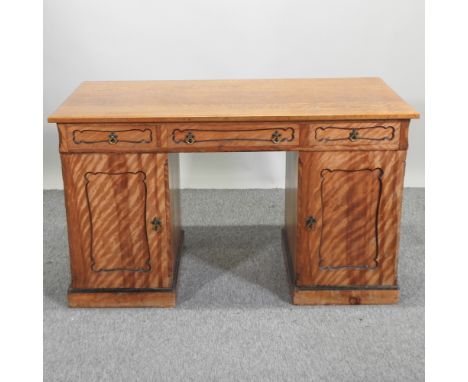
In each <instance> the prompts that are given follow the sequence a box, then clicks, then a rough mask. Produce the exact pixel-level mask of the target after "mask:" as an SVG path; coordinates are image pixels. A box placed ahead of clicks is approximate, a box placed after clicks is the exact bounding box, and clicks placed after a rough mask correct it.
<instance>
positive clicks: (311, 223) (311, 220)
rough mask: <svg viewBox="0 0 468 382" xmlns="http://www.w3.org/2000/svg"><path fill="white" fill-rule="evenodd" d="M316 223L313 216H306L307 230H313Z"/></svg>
mask: <svg viewBox="0 0 468 382" xmlns="http://www.w3.org/2000/svg"><path fill="white" fill-rule="evenodd" d="M316 223H317V219H316V218H315V216H308V217H307V218H306V224H305V225H306V228H307V229H312V228H314V226H315V224H316Z"/></svg>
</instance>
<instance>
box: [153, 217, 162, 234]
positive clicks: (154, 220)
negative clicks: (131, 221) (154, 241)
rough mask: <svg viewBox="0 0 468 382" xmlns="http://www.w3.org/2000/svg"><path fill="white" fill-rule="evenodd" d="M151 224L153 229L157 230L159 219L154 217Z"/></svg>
mask: <svg viewBox="0 0 468 382" xmlns="http://www.w3.org/2000/svg"><path fill="white" fill-rule="evenodd" d="M151 225H152V226H153V231H156V232H159V231H160V230H161V225H162V223H161V220H160V219H158V218H154V219H153V220H152V221H151Z"/></svg>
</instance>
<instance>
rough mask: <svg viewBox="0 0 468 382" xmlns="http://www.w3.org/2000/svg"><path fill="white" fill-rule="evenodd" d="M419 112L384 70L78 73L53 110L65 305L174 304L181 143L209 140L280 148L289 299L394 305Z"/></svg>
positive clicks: (241, 147)
mask: <svg viewBox="0 0 468 382" xmlns="http://www.w3.org/2000/svg"><path fill="white" fill-rule="evenodd" d="M418 116H419V115H418V113H417V112H416V111H414V110H413V109H412V108H411V107H410V106H409V105H408V104H406V103H405V102H404V101H403V100H402V99H401V98H400V97H398V95H396V94H395V93H394V92H393V91H392V90H391V89H390V88H389V87H388V86H387V85H386V84H385V83H384V82H383V81H382V80H381V79H379V78H343V79H297V80H242V81H241V80H230V81H135V82H134V81H132V82H127V81H125V82H84V83H83V84H81V85H80V87H79V88H78V89H77V90H76V91H75V92H74V93H73V94H72V95H71V96H70V97H69V98H68V99H67V100H66V101H65V103H64V104H63V105H62V106H60V107H59V109H58V110H57V111H56V112H55V113H53V114H52V115H51V116H50V117H49V122H55V123H57V125H58V131H59V136H60V156H61V160H62V170H63V180H64V187H65V202H66V208H67V222H68V240H69V247H70V262H71V274H72V281H71V286H70V288H69V291H68V301H69V305H70V306H71V307H111V306H112V307H138V306H155V307H171V306H174V305H175V302H176V286H177V274H178V266H179V256H180V255H179V253H180V248H181V243H182V239H183V231H182V230H181V227H180V202H179V159H178V154H177V153H179V152H207V151H211V152H219V151H287V154H286V155H287V164H286V167H287V168H286V198H285V199H286V204H285V206H286V213H285V215H286V216H285V229H284V244H285V254H286V259H287V265H288V271H289V278H290V280H291V294H292V302H293V303H294V304H386V303H396V302H397V301H398V299H399V289H398V284H397V258H398V243H399V230H400V214H401V201H402V191H403V176H404V167H405V158H406V150H407V148H408V127H409V122H410V119H411V118H418ZM278 261H280V259H278Z"/></svg>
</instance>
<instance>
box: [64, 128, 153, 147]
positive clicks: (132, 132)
mask: <svg viewBox="0 0 468 382" xmlns="http://www.w3.org/2000/svg"><path fill="white" fill-rule="evenodd" d="M59 132H60V151H61V152H130V151H131V152H135V151H152V150H154V149H155V148H156V147H157V142H156V136H157V134H156V126H155V125H152V124H100V125H97V124H96V125H93V124H83V125H81V126H80V125H73V126H69V127H67V125H59Z"/></svg>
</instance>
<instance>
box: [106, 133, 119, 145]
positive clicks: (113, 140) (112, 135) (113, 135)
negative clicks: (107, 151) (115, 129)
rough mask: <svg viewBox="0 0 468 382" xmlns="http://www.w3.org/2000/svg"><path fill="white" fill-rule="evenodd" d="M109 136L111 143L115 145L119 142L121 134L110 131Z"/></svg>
mask: <svg viewBox="0 0 468 382" xmlns="http://www.w3.org/2000/svg"><path fill="white" fill-rule="evenodd" d="M108 138H109V140H108V142H109V144H110V145H115V144H116V143H117V142H118V138H119V136H118V135H117V134H116V133H110V134H109V136H108Z"/></svg>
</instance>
